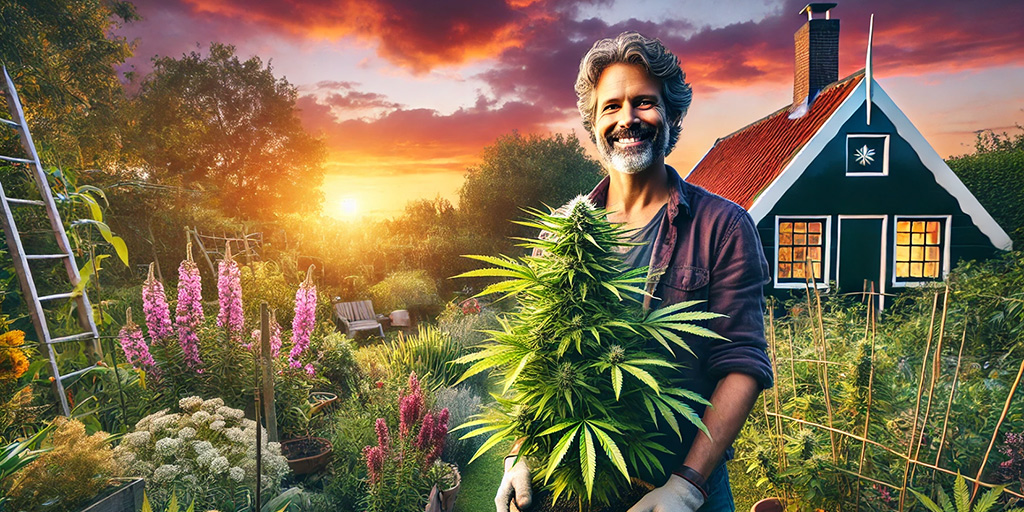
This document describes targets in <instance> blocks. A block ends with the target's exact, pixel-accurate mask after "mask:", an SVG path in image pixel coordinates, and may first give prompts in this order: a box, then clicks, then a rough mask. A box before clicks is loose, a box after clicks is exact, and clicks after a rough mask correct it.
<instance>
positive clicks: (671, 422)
mask: <svg viewBox="0 0 1024 512" xmlns="http://www.w3.org/2000/svg"><path fill="white" fill-rule="evenodd" d="M651 401H652V402H654V405H655V406H657V408H658V410H659V411H661V417H662V418H665V421H667V422H668V426H669V427H672V431H673V432H675V433H676V436H678V437H679V440H680V441H682V440H683V434H682V433H681V432H679V422H678V421H676V415H675V414H672V411H671V410H670V409H669V408H668V406H667V405H665V403H664V402H662V401H661V400H658V399H657V397H655V398H654V399H653V400H651Z"/></svg>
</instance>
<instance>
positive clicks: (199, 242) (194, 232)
mask: <svg viewBox="0 0 1024 512" xmlns="http://www.w3.org/2000/svg"><path fill="white" fill-rule="evenodd" d="M185 230H186V231H188V232H189V233H191V234H192V238H195V239H196V245H198V246H199V250H200V251H203V258H206V264H207V265H209V266H210V273H211V274H213V275H214V276H216V275H217V267H214V266H213V260H211V259H210V253H208V252H206V246H204V245H203V241H202V240H201V239H200V238H199V230H198V229H192V230H191V231H189V228H188V226H185Z"/></svg>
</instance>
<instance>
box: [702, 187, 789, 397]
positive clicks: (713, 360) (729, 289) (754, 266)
mask: <svg viewBox="0 0 1024 512" xmlns="http://www.w3.org/2000/svg"><path fill="white" fill-rule="evenodd" d="M735 208H736V210H738V211H734V212H733V215H731V216H730V217H732V218H731V219H730V221H729V222H728V223H727V228H726V230H725V233H724V236H722V237H721V238H720V239H719V240H720V243H719V244H718V247H717V248H716V251H715V253H714V254H713V264H712V266H711V267H712V268H711V269H710V271H711V276H710V282H709V286H710V289H709V290H708V310H709V311H714V312H716V313H723V314H725V315H728V317H726V318H717V319H714V320H711V321H710V322H709V323H708V327H709V328H711V329H712V330H713V331H715V332H716V333H718V334H720V335H721V336H724V337H725V338H727V339H728V340H729V341H716V342H712V343H711V346H710V347H709V350H708V354H707V358H706V359H705V360H704V362H703V364H704V365H705V372H706V375H707V376H708V377H710V378H711V379H713V380H718V379H721V378H722V377H724V376H725V375H727V374H729V373H744V374H747V375H750V376H751V377H753V378H754V379H755V380H757V382H758V383H759V384H760V385H761V386H762V388H770V387H771V386H772V380H773V379H772V367H771V360H770V359H769V358H768V354H767V352H766V350H767V347H768V345H767V343H766V342H765V337H764V311H765V300H764V291H763V286H764V285H765V284H766V283H768V282H769V279H770V278H769V275H770V274H769V271H768V262H767V261H766V260H765V257H764V251H763V249H762V247H761V239H760V237H759V236H758V234H757V228H756V227H755V225H754V221H753V219H751V218H750V214H748V213H747V212H746V211H744V210H742V209H741V208H740V207H738V206H736V207H735Z"/></svg>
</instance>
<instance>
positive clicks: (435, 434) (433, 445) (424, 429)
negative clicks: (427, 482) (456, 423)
mask: <svg viewBox="0 0 1024 512" xmlns="http://www.w3.org/2000/svg"><path fill="white" fill-rule="evenodd" d="M446 435H448V408H447V407H445V408H444V409H442V410H441V412H439V413H438V414H437V416H436V417H435V416H434V415H433V414H432V413H429V412H428V413H426V414H425V415H423V425H421V426H420V433H419V435H418V436H417V437H416V448H417V449H419V450H420V451H422V452H423V453H426V454H427V456H426V459H424V460H425V462H424V465H425V466H430V465H431V464H433V463H434V461H435V460H437V458H438V457H439V456H440V455H441V451H442V450H443V449H444V440H445V436H446Z"/></svg>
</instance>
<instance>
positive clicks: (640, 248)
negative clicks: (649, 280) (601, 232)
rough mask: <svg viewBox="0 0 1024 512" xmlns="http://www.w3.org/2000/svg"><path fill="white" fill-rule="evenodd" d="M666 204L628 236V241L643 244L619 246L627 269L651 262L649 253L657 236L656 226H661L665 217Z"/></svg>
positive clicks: (643, 265)
mask: <svg viewBox="0 0 1024 512" xmlns="http://www.w3.org/2000/svg"><path fill="white" fill-rule="evenodd" d="M667 207H668V205H662V207H661V209H660V210H658V213H656V214H654V218H652V219H651V221H650V222H648V223H647V225H646V226H644V227H642V228H640V229H638V230H636V231H634V232H633V233H632V234H631V235H630V236H629V241H630V242H633V243H638V244H643V245H634V246H632V247H620V248H619V250H620V251H622V260H623V262H624V263H625V264H626V268H627V269H634V268H640V267H646V266H647V265H650V264H651V253H652V251H653V250H654V241H655V239H657V238H658V228H659V227H661V220H662V219H664V218H665V215H666V212H667V211H668V208H667Z"/></svg>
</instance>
